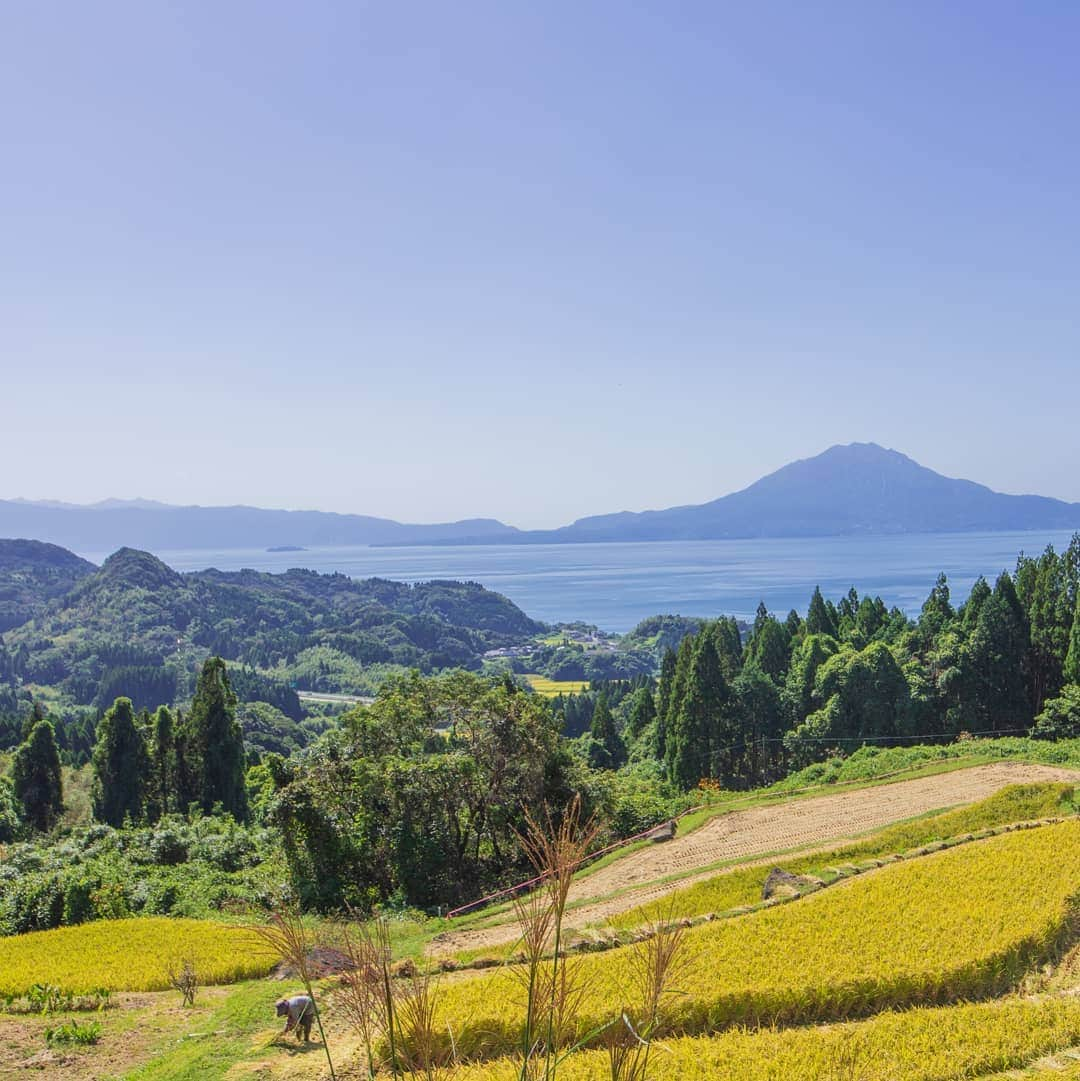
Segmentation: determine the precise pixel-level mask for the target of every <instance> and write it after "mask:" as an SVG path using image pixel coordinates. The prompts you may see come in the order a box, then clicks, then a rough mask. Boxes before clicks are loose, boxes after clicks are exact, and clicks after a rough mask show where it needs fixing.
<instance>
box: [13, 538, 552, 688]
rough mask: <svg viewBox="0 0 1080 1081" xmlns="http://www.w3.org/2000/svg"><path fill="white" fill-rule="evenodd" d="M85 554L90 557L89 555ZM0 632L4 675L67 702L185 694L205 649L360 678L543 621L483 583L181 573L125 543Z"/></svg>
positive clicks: (256, 665)
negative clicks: (24, 619)
mask: <svg viewBox="0 0 1080 1081" xmlns="http://www.w3.org/2000/svg"><path fill="white" fill-rule="evenodd" d="M87 566H89V565H87ZM39 596H40V598H41V599H40V600H39V601H38V602H37V609H36V610H35V611H34V613H33V618H31V619H30V620H29V621H27V622H24V623H23V624H22V625H21V626H18V627H15V628H13V629H11V630H9V631H8V633H7V634H5V635H4V638H3V644H2V645H0V681H2V680H3V679H4V678H5V677H6V678H8V679H9V680H11V679H13V680H17V681H21V682H23V683H28V684H33V685H37V686H47V687H54V688H57V689H58V690H59V691H60V692H61V693H62V694H63V695H64V696H65V698H66V699H68V700H70V701H71V702H73V703H76V704H95V705H98V706H104V705H107V704H108V703H109V702H111V701H112V699H113V698H114V697H115V696H116V695H117V694H120V693H123V694H125V695H127V696H128V697H131V698H132V699H133V700H134V701H135V702H136V705H137V706H150V707H152V706H155V705H157V704H158V703H159V702H163V701H165V702H168V701H172V700H174V699H175V698H178V697H179V698H183V697H185V696H187V695H189V694H190V691H191V685H190V684H191V679H192V675H193V673H194V670H195V664H196V663H197V662H198V661H199V660H200V659H201V658H203V657H205V656H207V655H209V654H216V655H219V656H221V657H224V658H225V659H226V660H229V661H233V662H236V663H238V664H240V665H245V666H249V667H250V668H253V669H260V670H263V671H264V672H266V673H271V674H273V675H274V677H275V678H276V679H278V680H280V681H283V682H286V683H289V684H293V685H295V686H296V687H297V688H299V689H305V688H309V689H315V690H322V691H346V692H349V691H352V692H356V691H366V690H370V689H373V682H372V679H371V677H370V675H369V674H366V673H368V672H369V670H370V669H372V668H373V667H374V668H377V667H378V666H395V667H415V668H418V669H420V670H421V671H431V670H434V669H439V668H446V667H458V666H460V667H465V668H471V667H478V666H479V659H480V656H481V654H483V653H484V652H485V651H486V650H489V649H491V648H494V647H498V646H502V645H507V644H512V643H516V642H519V641H521V640H522V639H524V638H527V637H529V636H531V635H534V634H536V633H537V632H538V631H540V630H542V629H543V628H542V626H541V624H538V623H536V622H535V621H533V620H531V619H529V618H528V617H527V616H526V615H525V614H524V613H523V612H522V611H521V610H520V609H519V608H517V607H516V606H515V605H513V604H512V603H511V602H510V601H508V600H507V599H506V598H505V597H502V596H500V595H499V594H497V593H492V592H490V591H488V590H485V589H484V588H482V587H481V586H479V585H476V584H472V583H460V582H426V583H421V584H418V585H406V584H402V583H399V582H389V581H384V580H380V579H368V580H366V581H356V580H354V579H351V578H348V577H346V576H345V575H341V574H333V575H321V574H318V573H316V572H314V571H308V570H290V571H288V572H286V573H285V574H265V573H260V572H256V571H238V572H227V573H226V572H222V571H215V570H208V571H200V572H196V573H191V574H178V573H177V572H176V571H174V570H172V569H171V568H169V567H168V566H166V565H165V564H164V563H163V562H161V560H159V559H157V558H156V557H154V556H152V555H150V554H149V553H147V552H139V551H135V550H133V549H130V548H124V549H121V550H120V551H118V552H116V553H115V554H114V555H112V556H110V557H109V558H108V559H107V560H106V561H105V563H104V564H103V566H102V567H101V568H100V569H99V570H93V569H92V568H91V573H88V574H86V575H85V576H84V577H82V579H81V580H80V581H79V582H78V584H77V585H75V586H74V588H71V589H70V591H69V592H66V595H64V596H63V597H62V598H60V599H57V600H54V601H53V602H52V603H51V604H50V605H49V607H48V610H47V611H46V610H44V608H43V604H44V599H45V594H44V590H41V591H39Z"/></svg>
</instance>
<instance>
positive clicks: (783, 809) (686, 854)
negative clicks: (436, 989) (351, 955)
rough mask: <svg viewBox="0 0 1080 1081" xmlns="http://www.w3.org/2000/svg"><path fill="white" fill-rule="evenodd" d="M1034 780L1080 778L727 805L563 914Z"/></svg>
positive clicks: (583, 918) (1078, 776)
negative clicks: (722, 865) (673, 879)
mask: <svg viewBox="0 0 1080 1081" xmlns="http://www.w3.org/2000/svg"><path fill="white" fill-rule="evenodd" d="M1039 781H1080V773H1078V772H1077V771H1076V770H1068V769H1060V768H1058V767H1055V766H1038V765H1031V764H1028V763H1025V762H995V763H992V764H990V765H985V766H972V767H970V768H968V769H960V770H954V771H952V772H950V773H941V774H937V775H934V776H931V777H919V778H916V779H914V780H908V781H894V782H892V783H891V784H885V785H877V786H875V787H873V788H860V789H855V790H853V791H845V792H837V793H834V794H830V795H827V796H815V797H813V798H810V799H799V800H788V801H785V802H783V803H778V804H774V805H773V806H769V807H753V808H750V809H749V810H745V811H731V812H729V813H728V814H723V815H718V816H717V817H716V818H713V819H711V820H710V821H709V822H707V823H706V824H705V825H704V826H702V827H701V828H700V829H697V830H694V831H693V832H692V833H689V834H687V835H686V836H685V837H676V838H675V839H674V840H673V841H668V842H666V843H664V844H658V845H652V846H650V847H648V848H642V849H639V850H638V851H637V852H632V853H630V854H629V855H627V856H624V857H623V858H622V859H619V860H616V861H615V862H614V863H611V864H608V866H606V867H602V868H601V869H600V870H598V871H594V872H593V873H592V874H591V875H587V876H586V877H584V878H582V879H580V880H579V881H577V882H575V883H574V885H573V886H572V887H571V888H570V896H569V902H570V904H575V903H579V904H580V903H581V902H583V901H584V902H588V901H589V899H590V898H596V899H597V900H596V901H595V902H594V903H591V904H590V903H586V904H581V905H580V907H578V908H575V909H574V910H573V911H572V912H570V913H568V915H567V921H568V923H569V925H570V926H571V927H576V928H581V927H584V926H586V925H588V924H590V923H596V922H598V921H602V920H605V919H608V918H610V917H611V916H614V915H616V914H617V913H619V912H624V911H626V910H627V909H629V908H633V907H635V906H636V905H639V904H641V903H642V902H644V901H650V900H653V899H654V898H656V897H662V896H664V895H665V894H667V893H670V892H671V891H672V890H676V889H679V888H681V887H683V886H686V885H689V884H690V883H692V882H695V881H697V880H699V879H701V878H706V877H708V875H709V873H702V874H699V875H693V874H690V872H693V871H694V870H695V869H698V868H702V867H707V866H709V865H711V864H715V863H719V862H722V861H725V860H742V861H743V862H742V863H741V864H740V866H746V865H747V863H750V862H772V861H771V860H760V861H755V860H754V857H755V856H757V857H764V856H765V855H766V854H767V853H770V852H780V851H786V850H788V849H795V848H799V849H806V848H822V847H830V848H831V847H833V846H835V845H838V844H842V843H844V842H845V841H847V840H849V839H851V838H853V837H855V836H857V835H858V834H862V833H866V832H867V831H870V830H874V829H880V828H882V827H884V826H888V825H890V824H891V823H893V822H899V821H901V820H902V819H905V818H913V817H914V816H916V815H921V814H926V813H928V812H930V811H935V810H938V809H940V808H943V807H951V806H955V805H958V804H964V803H974V802H975V801H976V800H980V799H985V798H986V797H987V796H990V795H993V793H995V792H996V791H998V789H1000V788H1003V787H1004V786H1005V785H1008V784H1024V783H1031V782H1039ZM712 873H722V872H712ZM677 874H683V875H687V877H684V878H681V879H680V880H679V881H677V882H660V881H658V880H659V879H663V878H665V877H668V876H670V875H677ZM620 890H622V891H626V892H623V893H620V895H619V896H618V897H609V896H608V895H609V894H612V893H615V892H616V891H620ZM516 937H517V931H516V928H515V926H514V925H513V924H512V923H505V924H498V925H496V926H492V927H486V928H481V929H477V930H471V931H457V932H455V931H449V932H446V933H445V934H442V935H439V936H438V938H437V939H435V941H434V942H433V943H432V945H431V947H430V952H432V953H436V954H446V953H453V952H456V951H458V950H472V949H487V948H489V947H491V948H494V947H498V946H505V945H509V944H510V943H512V942H513V941H514V940H515V939H516Z"/></svg>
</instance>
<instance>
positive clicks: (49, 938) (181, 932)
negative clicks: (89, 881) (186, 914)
mask: <svg viewBox="0 0 1080 1081" xmlns="http://www.w3.org/2000/svg"><path fill="white" fill-rule="evenodd" d="M185 956H188V957H193V958H194V960H195V967H196V971H197V972H198V974H199V979H200V981H201V982H202V983H204V984H214V983H233V982H235V981H236V980H243V979H248V978H250V977H254V976H265V975H266V974H267V973H268V972H269V971H270V969H271V967H272V966H273V964H274V961H275V958H274V957H272V956H271V954H270V953H269V951H268V950H267V948H266V946H265V945H264V944H263V942H262V941H261V940H259V939H258V938H256V937H255V936H254V935H253V934H252V933H251V932H250V931H245V930H244V929H243V928H239V927H230V926H228V925H226V924H221V923H214V922H212V921H209V920H179V919H168V918H165V917H158V918H147V919H129V920H98V921H97V922H95V923H84V924H80V925H79V926H77V927H58V928H57V929H56V930H54V931H34V932H31V933H30V934H25V935H18V936H15V937H11V938H0V995H18V994H23V993H24V992H25V991H26V990H27V989H28V988H30V987H31V986H33V984H35V983H45V984H52V985H53V986H54V987H60V988H63V989H64V990H66V991H72V992H76V993H78V992H84V991H90V990H96V989H99V988H108V989H109V990H111V991H161V990H164V989H165V988H166V987H168V980H167V978H166V969H167V968H168V966H169V965H170V963H171V962H174V961H176V960H177V959H179V958H182V957H185Z"/></svg>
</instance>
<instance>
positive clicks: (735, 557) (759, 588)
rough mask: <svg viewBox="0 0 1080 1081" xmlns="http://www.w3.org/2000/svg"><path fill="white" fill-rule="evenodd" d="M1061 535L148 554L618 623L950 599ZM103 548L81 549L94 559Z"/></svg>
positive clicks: (909, 608) (906, 605) (905, 605)
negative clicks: (820, 598) (438, 590)
mask: <svg viewBox="0 0 1080 1081" xmlns="http://www.w3.org/2000/svg"><path fill="white" fill-rule="evenodd" d="M1070 535H1071V534H1069V533H1054V532H1049V533H1046V532H1039V533H1028V532H1024V533H945V534H940V533H933V534H916V535H908V536H892V537H824V538H821V537H819V538H812V539H770V540H725V541H672V542H653V543H647V544H646V543H642V544H543V545H483V546H477V547H468V548H459V547H423V548H312V549H309V550H308V551H305V552H266V551H262V550H253V549H220V550H177V551H162V552H158V553H157V554H158V555H159V556H160V557H161V558H162V559H163V560H164V561H165V562H166V563H168V564H169V565H170V566H171V567H175V568H176V569H177V570H180V571H189V570H202V569H204V568H206V567H217V568H218V569H219V570H238V569H240V568H243V567H250V568H253V569H255V570H265V571H284V570H287V569H288V568H290V567H309V568H311V569H312V570H317V571H322V572H324V573H328V572H330V571H340V572H342V573H343V574H347V575H350V576H351V577H353V578H369V577H372V576H376V577H380V578H392V579H396V580H398V581H403V582H417V581H426V580H428V579H431V578H453V579H459V580H464V581H473V582H480V583H481V584H482V585H484V586H487V587H488V588H489V589H495V590H498V591H499V592H500V593H504V594H505V595H506V596H508V597H509V598H510V599H511V600H513V601H514V602H516V603H517V604H518V605H520V606H521V607H522V608H523V609H524V610H525V611H526V612H527V613H528V614H529V615H530V616H533V617H534V618H536V619H542V620H544V621H545V622H549V623H558V622H570V621H573V620H584V621H585V622H587V623H594V624H596V625H597V626H599V627H601V628H603V629H604V630H608V631H617V632H623V631H627V630H629V629H630V628H631V627H633V626H634V625H635V624H636V623H638V622H639V621H640V620H642V619H644V618H645V617H646V616H651V615H656V614H657V613H660V612H672V613H678V614H680V615H686V616H716V615H721V614H723V615H734V616H740V617H744V618H752V617H753V615H754V611H755V609H756V608H757V604H758V601H761V600H763V601H764V602H765V604H766V605H767V606H768V607H769V609H770V610H771V611H773V612H776V613H778V614H780V615H781V616H783V615H785V614H786V613H787V612H788V611H789V610H790V609H791V608H798V609H799V610H800V611H804V610H805V609H806V605H807V602H808V601H809V599H810V594H811V592H812V591H813V589H814V586H815V585H820V586H821V588H822V591H823V592H824V593H825V595H826V596H827V597H833V598H838V597H839V596H840V595H841V594H843V593H846V592H847V590H848V588H849V587H850V586H852V585H854V586H855V587H856V588H857V589H858V590H859V593H860V594H863V593H872V594H880V595H881V596H882V597H883V598H884V600H885V602H886V603H887V604H888V605H890V606H891V605H894V604H895V605H898V606H899V607H900V608H902V609H904V610H905V611H906V612H908V613H910V614H916V613H917V612H918V611H919V608H920V607H921V606H922V602H923V601H924V600H925V598H926V595H927V593H928V592H929V591H930V587H931V586H932V585H933V584H934V579H935V578H936V577H937V574H938V572H939V571H944V572H945V574H946V575H948V578H949V584H950V587H951V589H952V594H953V601H954V603H955V602H958V601H960V600H963V598H964V597H966V596H967V594H968V591H969V590H970V589H971V585H972V583H973V582H974V581H975V579H976V578H977V577H978V576H979V575H980V574H982V575H985V576H986V577H987V578H988V579H991V581H992V579H993V578H994V576H996V575H997V574H998V573H999V572H1000V571H1002V570H1006V569H1007V570H1011V569H1012V568H1013V566H1014V564H1015V562H1016V556H1017V553H1018V552H1020V551H1024V552H1026V553H1027V554H1028V555H1035V554H1037V553H1039V552H1041V551H1042V550H1043V548H1045V547H1046V545H1047V544H1048V543H1052V544H1053V545H1054V547H1055V548H1057V550H1058V551H1061V550H1063V549H1064V547H1065V546H1066V545H1067V544H1068V543H1069V538H1070ZM105 554H107V553H96V554H95V553H89V554H88V556H87V558H89V559H92V560H93V561H94V562H95V563H100V562H101V561H102V559H104V558H105Z"/></svg>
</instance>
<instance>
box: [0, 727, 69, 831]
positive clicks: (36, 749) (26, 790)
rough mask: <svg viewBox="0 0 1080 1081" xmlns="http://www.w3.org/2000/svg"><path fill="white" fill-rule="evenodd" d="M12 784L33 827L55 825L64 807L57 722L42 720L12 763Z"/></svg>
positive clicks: (50, 826)
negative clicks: (57, 746) (53, 724)
mask: <svg viewBox="0 0 1080 1081" xmlns="http://www.w3.org/2000/svg"><path fill="white" fill-rule="evenodd" d="M11 785H12V788H13V790H14V793H15V798H16V799H17V800H18V801H19V803H20V804H21V807H22V818H23V820H24V821H25V822H27V823H28V824H29V825H30V826H31V827H32V828H33V829H35V830H39V831H41V832H44V831H46V830H49V829H52V827H53V826H54V825H55V824H56V820H57V819H58V818H59V817H60V815H61V813H62V812H63V810H64V782H63V777H62V775H61V772H60V752H59V751H58V750H57V748H56V734H55V733H54V732H53V726H52V725H51V724H50V723H49V722H48V721H45V720H41V721H38V722H37V724H35V725H34V727H33V728H31V729H30V734H29V735H28V736H27V737H26V740H25V742H23V744H22V745H21V746H20V747H19V749H18V750H17V751H16V752H15V758H14V760H13V761H12V763H11Z"/></svg>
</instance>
